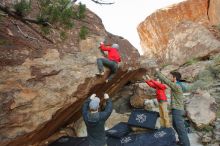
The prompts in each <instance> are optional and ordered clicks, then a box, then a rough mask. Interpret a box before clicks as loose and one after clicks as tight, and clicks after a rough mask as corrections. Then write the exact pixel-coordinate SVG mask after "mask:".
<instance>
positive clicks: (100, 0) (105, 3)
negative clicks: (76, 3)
mask: <svg viewBox="0 0 220 146" xmlns="http://www.w3.org/2000/svg"><path fill="white" fill-rule="evenodd" d="M91 1H92V2H94V3H97V4H100V5H112V4H114V2H102V0H91Z"/></svg>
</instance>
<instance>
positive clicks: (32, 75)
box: [0, 11, 140, 146]
mask: <svg viewBox="0 0 220 146" xmlns="http://www.w3.org/2000/svg"><path fill="white" fill-rule="evenodd" d="M79 26H86V27H87V28H88V29H89V36H88V37H87V38H86V39H85V40H81V39H79V36H78V35H79V31H80V27H79ZM18 28H19V29H20V30H22V31H23V33H25V34H27V35H28V36H30V37H27V38H26V37H25V36H23V35H22V33H21V32H19V31H18ZM33 28H35V30H37V32H40V30H39V29H38V26H35V25H32V26H30V25H26V24H24V23H22V22H20V21H18V20H15V19H13V18H11V17H3V18H2V21H1V23H0V50H1V51H0V75H1V79H0V145H1V146H5V145H7V146H23V145H30V144H34V143H37V142H40V141H42V140H43V139H45V138H47V137H48V136H50V135H51V134H53V133H55V132H56V131H57V130H58V129H59V128H61V127H62V126H64V125H66V124H68V123H70V122H74V121H76V120H78V119H79V117H80V116H81V106H82V103H83V101H84V100H85V99H87V98H88V96H89V95H90V94H91V93H96V94H97V95H98V96H100V97H101V98H102V96H103V93H105V92H106V93H109V94H110V96H112V95H114V93H115V92H117V91H118V90H119V89H120V88H121V87H122V86H123V85H124V84H126V83H127V82H128V81H129V80H132V78H133V77H134V76H135V74H137V73H138V72H139V70H138V69H139V68H140V67H139V61H138V57H139V54H138V52H137V50H136V49H135V48H134V47H133V46H132V45H131V44H130V43H129V42H128V41H127V40H125V39H123V38H121V37H119V36H114V35H112V34H109V33H108V32H106V30H105V29H104V26H103V24H102V22H101V20H100V19H99V18H98V17H97V16H96V15H95V14H93V13H91V12H90V11H87V12H86V19H84V20H83V21H80V20H77V21H76V22H75V27H74V28H73V29H71V30H66V36H67V39H66V40H62V39H60V37H59V34H60V32H59V31H62V30H54V32H53V33H51V34H49V35H47V36H42V35H39V33H37V32H36V31H34V30H33ZM104 38H106V39H107V43H110V44H111V43H118V44H119V46H120V53H121V54H122V62H124V64H123V67H121V69H119V71H118V73H117V74H116V76H115V78H114V79H113V81H112V82H109V83H108V84H106V83H105V78H106V77H107V75H108V73H109V71H108V70H106V74H105V76H104V77H96V76H95V73H97V72H98V70H97V65H96V59H97V58H98V57H103V55H102V53H101V52H100V51H99V49H98V45H99V42H100V41H103V40H104ZM50 40H52V41H50ZM53 42H56V43H53ZM125 62H126V63H125ZM122 68H123V69H122ZM128 69H129V71H128Z"/></svg>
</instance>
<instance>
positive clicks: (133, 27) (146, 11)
mask: <svg viewBox="0 0 220 146" xmlns="http://www.w3.org/2000/svg"><path fill="white" fill-rule="evenodd" d="M103 1H105V0H103ZM106 1H111V0H106ZM181 1H183V0H136V1H135V2H134V1H131V0H112V1H111V2H115V4H113V5H98V4H95V3H94V2H91V1H90V0H79V2H82V3H83V4H86V7H87V8H89V9H90V10H91V11H93V12H95V13H96V14H97V15H98V16H99V17H100V18H101V19H102V22H103V24H104V26H105V28H106V30H107V31H108V32H110V33H112V34H115V35H119V36H122V37H124V38H125V39H127V40H128V41H129V42H130V43H131V44H132V45H133V46H134V47H136V48H137V49H138V50H139V52H140V53H142V51H141V50H142V49H141V46H140V39H139V36H138V33H137V26H138V24H140V23H141V22H142V21H144V20H145V18H146V17H147V16H149V15H150V14H151V13H153V12H154V11H156V10H157V9H160V8H164V7H167V6H169V5H171V4H175V3H178V2H181Z"/></svg>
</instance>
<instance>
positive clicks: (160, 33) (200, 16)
mask: <svg viewBox="0 0 220 146" xmlns="http://www.w3.org/2000/svg"><path fill="white" fill-rule="evenodd" d="M207 8H208V0H197V1H194V0H187V1H184V2H181V3H179V4H177V5H173V6H170V7H168V8H164V9H160V10H158V11H156V12H155V13H153V14H152V15H150V16H148V17H147V18H146V19H145V21H143V22H142V23H140V24H139V26H138V28H137V29H138V33H139V36H140V39H141V46H142V48H143V52H144V54H146V55H147V56H151V57H155V56H156V57H162V55H163V51H164V49H165V48H166V47H167V44H168V41H169V34H170V32H172V30H173V28H175V27H176V26H177V25H178V24H179V23H180V22H182V21H184V20H188V21H194V22H202V23H204V24H205V23H207V21H208V17H207Z"/></svg>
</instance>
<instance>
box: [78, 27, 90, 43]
mask: <svg viewBox="0 0 220 146" xmlns="http://www.w3.org/2000/svg"><path fill="white" fill-rule="evenodd" d="M88 33H89V30H88V28H87V27H85V26H82V27H81V28H80V32H79V37H80V39H81V40H85V39H86V36H87V35H88Z"/></svg>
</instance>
